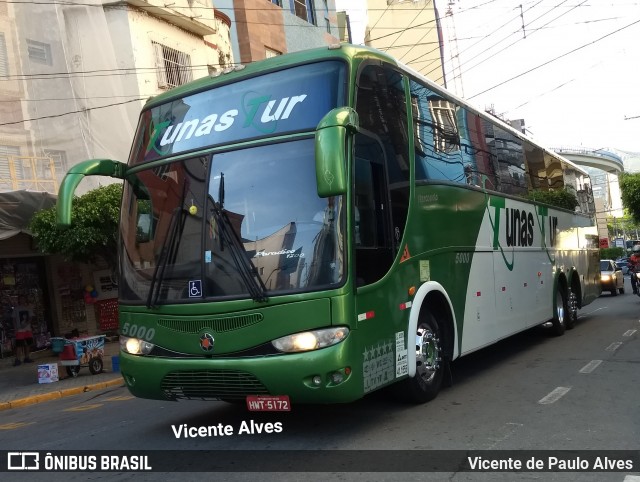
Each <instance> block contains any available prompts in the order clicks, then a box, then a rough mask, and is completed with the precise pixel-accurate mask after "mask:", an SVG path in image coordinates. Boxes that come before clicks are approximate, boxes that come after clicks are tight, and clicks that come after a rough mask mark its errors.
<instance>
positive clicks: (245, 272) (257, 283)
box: [213, 172, 269, 303]
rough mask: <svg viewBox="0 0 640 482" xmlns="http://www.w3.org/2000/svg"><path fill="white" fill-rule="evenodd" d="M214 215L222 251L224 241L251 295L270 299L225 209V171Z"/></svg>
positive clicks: (262, 299) (221, 175)
mask: <svg viewBox="0 0 640 482" xmlns="http://www.w3.org/2000/svg"><path fill="white" fill-rule="evenodd" d="M213 215H214V217H215V219H216V224H217V225H218V233H219V234H220V251H223V250H224V244H223V243H226V244H227V246H229V252H230V254H231V259H233V263H234V264H235V265H236V269H237V270H238V273H239V274H240V278H241V279H242V281H243V283H244V285H245V286H246V287H247V290H248V291H249V296H251V298H252V299H253V300H254V301H257V302H259V303H264V302H266V301H268V300H269V298H268V297H267V287H266V286H265V284H264V282H263V281H262V278H261V277H260V275H259V274H258V270H257V269H256V267H255V265H254V264H253V262H252V261H251V260H250V259H249V257H248V256H247V251H246V250H245V249H244V245H243V244H242V241H241V240H240V238H239V237H238V234H237V233H236V231H235V229H233V226H232V225H231V221H229V217H228V216H227V212H226V210H225V209H224V173H222V172H221V173H220V185H219V187H218V202H214V203H213Z"/></svg>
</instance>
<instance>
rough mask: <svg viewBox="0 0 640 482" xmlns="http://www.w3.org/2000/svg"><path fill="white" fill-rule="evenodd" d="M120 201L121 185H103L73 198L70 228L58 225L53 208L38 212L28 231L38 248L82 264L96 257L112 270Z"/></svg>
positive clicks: (114, 259)
mask: <svg viewBox="0 0 640 482" xmlns="http://www.w3.org/2000/svg"><path fill="white" fill-rule="evenodd" d="M121 198H122V184H120V183H117V184H109V185H107V186H102V187H99V188H97V189H94V190H92V191H89V192H87V193H86V194H84V195H83V196H79V197H76V198H74V200H73V204H72V211H71V226H70V227H61V226H58V224H57V219H56V208H55V206H54V207H53V208H50V209H44V210H42V211H39V212H37V213H36V214H35V215H34V216H33V218H32V219H31V223H30V225H29V229H30V230H31V232H32V233H33V237H34V239H35V240H36V242H37V245H38V249H39V250H40V251H41V252H43V253H46V254H61V255H62V256H64V257H65V259H67V260H71V261H78V262H82V263H90V262H94V261H95V260H96V258H97V257H98V256H99V257H101V258H103V259H104V260H105V261H106V262H107V264H108V265H109V267H111V268H112V269H113V268H115V267H116V263H117V254H116V253H117V247H118V220H119V218H120V200H121Z"/></svg>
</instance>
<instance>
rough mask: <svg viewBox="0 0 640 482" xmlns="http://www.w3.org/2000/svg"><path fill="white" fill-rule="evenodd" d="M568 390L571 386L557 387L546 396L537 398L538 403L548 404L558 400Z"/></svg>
mask: <svg viewBox="0 0 640 482" xmlns="http://www.w3.org/2000/svg"><path fill="white" fill-rule="evenodd" d="M569 390H571V387H558V388H556V389H555V390H553V391H552V392H551V393H550V394H549V395H547V396H546V397H544V398H541V399H540V400H538V403H539V404H541V405H549V404H551V403H554V402H557V401H558V400H560V398H562V397H563V396H564V395H566V394H567V392H568V391H569Z"/></svg>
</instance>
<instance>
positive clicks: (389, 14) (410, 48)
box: [364, 0, 445, 85]
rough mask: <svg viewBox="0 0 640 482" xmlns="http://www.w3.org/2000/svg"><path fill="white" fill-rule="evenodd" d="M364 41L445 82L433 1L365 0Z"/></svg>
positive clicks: (437, 81)
mask: <svg viewBox="0 0 640 482" xmlns="http://www.w3.org/2000/svg"><path fill="white" fill-rule="evenodd" d="M367 18H368V21H367V27H366V29H365V39H364V40H365V44H366V45H368V46H370V47H374V48H377V49H379V50H382V51H384V52H386V53H388V54H389V55H392V56H393V57H395V58H396V59H398V60H399V61H400V62H402V63H403V64H405V65H407V66H409V67H411V68H412V69H414V70H416V71H418V72H420V73H421V74H423V75H424V76H425V77H427V78H429V79H430V80H432V81H434V82H436V83H438V84H440V85H445V81H444V79H445V75H444V70H443V59H442V52H443V48H442V46H443V43H442V28H441V23H440V15H439V12H438V10H437V8H436V5H435V2H434V1H433V0H367Z"/></svg>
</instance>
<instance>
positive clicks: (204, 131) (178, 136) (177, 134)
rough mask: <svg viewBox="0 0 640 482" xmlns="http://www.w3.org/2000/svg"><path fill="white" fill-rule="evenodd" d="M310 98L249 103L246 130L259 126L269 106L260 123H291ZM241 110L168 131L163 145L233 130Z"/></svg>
mask: <svg viewBox="0 0 640 482" xmlns="http://www.w3.org/2000/svg"><path fill="white" fill-rule="evenodd" d="M306 97H307V95H306V94H303V95H296V96H292V97H283V98H282V99H280V100H279V101H278V100H271V97H270V96H261V97H256V98H253V99H251V100H249V101H246V106H245V107H246V110H245V111H244V113H245V116H246V118H245V122H244V124H243V127H248V126H250V125H254V126H255V125H256V122H255V121H256V115H257V113H258V112H259V111H260V108H261V106H263V105H265V104H266V105H265V107H264V110H263V112H262V115H261V116H260V123H262V124H267V123H270V122H275V121H278V120H284V119H288V118H289V116H290V115H291V112H292V111H293V108H294V107H295V106H296V104H299V103H301V102H303V101H304V100H305V99H306ZM238 114H239V111H238V109H230V110H228V111H226V112H224V113H223V114H222V115H220V116H218V114H215V113H212V114H209V115H208V116H206V117H205V118H204V119H191V120H189V121H186V122H180V123H179V124H177V125H175V126H173V125H170V126H168V127H167V130H166V131H165V132H164V134H163V135H162V139H160V145H161V146H163V147H164V146H166V145H168V144H173V143H175V142H180V141H182V140H185V141H186V140H189V139H191V138H192V137H201V136H206V135H209V134H211V132H212V131H215V132H222V131H225V130H227V129H228V128H229V127H231V126H232V125H233V123H234V121H235V118H236V117H237V116H238Z"/></svg>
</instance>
